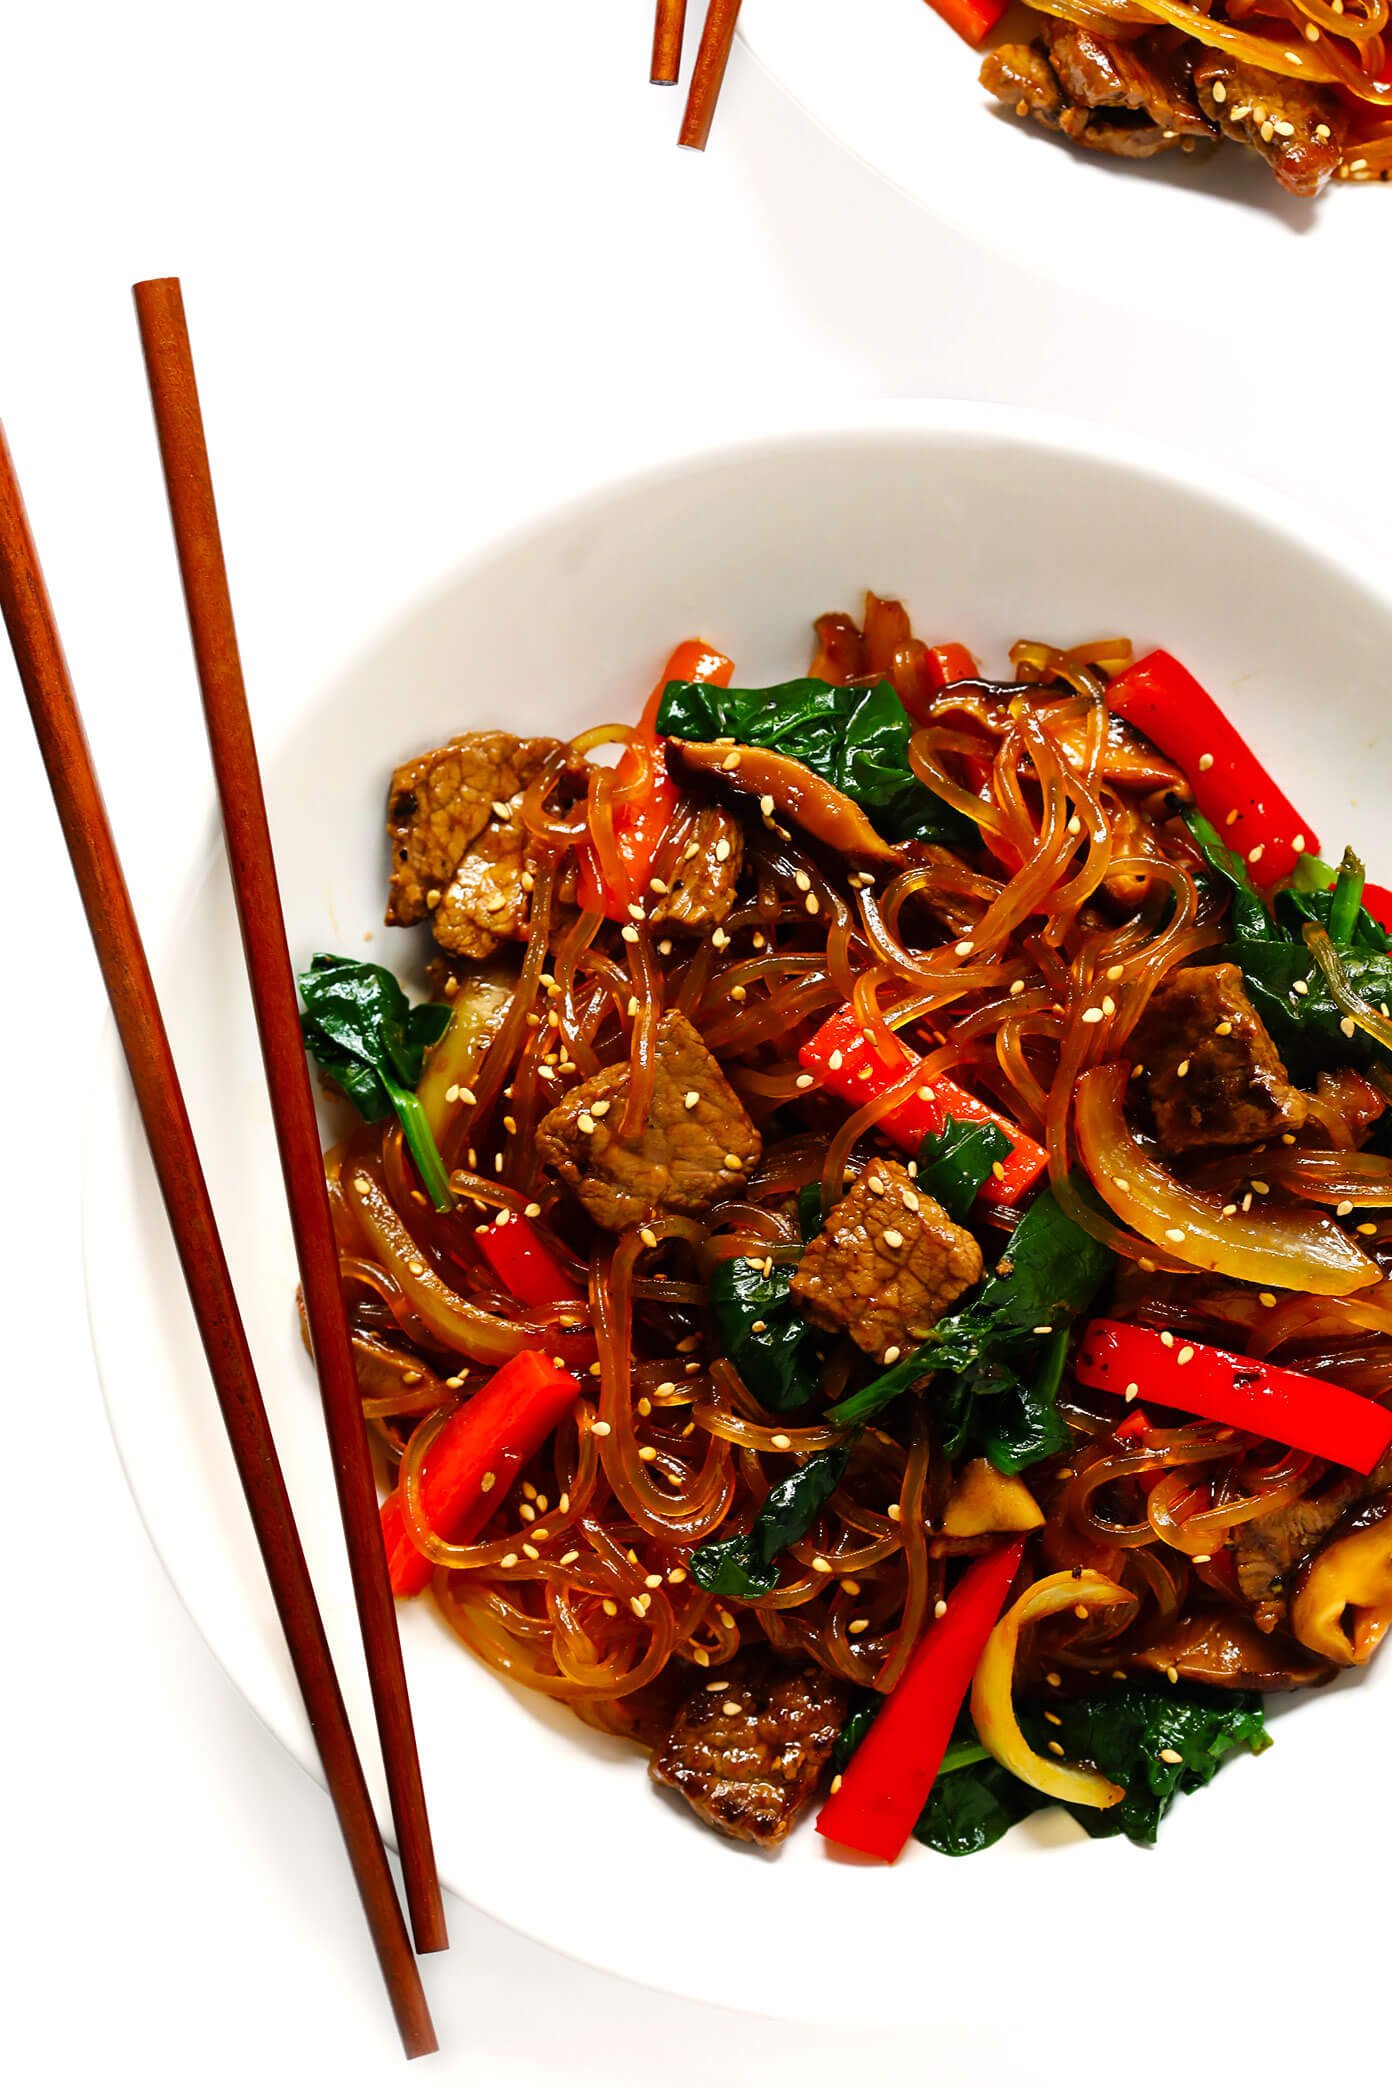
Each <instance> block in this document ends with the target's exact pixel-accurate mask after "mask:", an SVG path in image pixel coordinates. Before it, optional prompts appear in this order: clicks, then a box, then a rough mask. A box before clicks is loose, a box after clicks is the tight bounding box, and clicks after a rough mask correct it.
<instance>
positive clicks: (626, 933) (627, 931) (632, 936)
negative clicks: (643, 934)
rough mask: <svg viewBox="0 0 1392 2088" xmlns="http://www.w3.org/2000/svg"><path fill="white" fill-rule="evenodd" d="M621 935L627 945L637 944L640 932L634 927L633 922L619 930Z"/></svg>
mask: <svg viewBox="0 0 1392 2088" xmlns="http://www.w3.org/2000/svg"><path fill="white" fill-rule="evenodd" d="M619 933H620V935H622V937H623V939H624V941H625V942H626V943H636V942H637V940H638V930H637V929H636V928H635V927H634V925H633V923H632V922H631V921H630V922H629V923H628V924H627V926H626V927H623V928H621V929H620V930H619Z"/></svg>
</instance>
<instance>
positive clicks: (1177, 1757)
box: [1160, 1747, 1184, 1762]
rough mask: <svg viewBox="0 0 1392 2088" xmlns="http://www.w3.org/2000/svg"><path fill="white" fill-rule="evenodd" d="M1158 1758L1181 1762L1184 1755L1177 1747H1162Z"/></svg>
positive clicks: (1164, 1760)
mask: <svg viewBox="0 0 1392 2088" xmlns="http://www.w3.org/2000/svg"><path fill="white" fill-rule="evenodd" d="M1160 1759H1161V1761H1162V1762H1182V1761H1183V1760H1184V1757H1183V1755H1182V1754H1181V1753H1180V1751H1179V1749H1178V1748H1177V1747H1162V1748H1161V1750H1160Z"/></svg>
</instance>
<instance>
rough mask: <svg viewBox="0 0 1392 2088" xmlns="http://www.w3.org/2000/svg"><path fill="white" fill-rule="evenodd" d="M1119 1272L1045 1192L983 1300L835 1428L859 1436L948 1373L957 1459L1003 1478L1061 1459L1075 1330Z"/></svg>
mask: <svg viewBox="0 0 1392 2088" xmlns="http://www.w3.org/2000/svg"><path fill="white" fill-rule="evenodd" d="M1111 1266H1112V1257H1111V1254H1110V1252H1109V1250H1108V1249H1107V1248H1105V1247H1103V1246H1102V1245H1101V1243H1100V1242H1099V1241H1097V1240H1094V1239H1093V1237H1092V1235H1091V1234H1090V1233H1086V1232H1084V1231H1083V1229H1082V1227H1081V1226H1079V1225H1075V1224H1074V1222H1073V1220H1072V1219H1071V1218H1069V1217H1068V1216H1067V1214H1066V1213H1065V1212H1064V1211H1062V1210H1061V1209H1060V1208H1059V1205H1058V1202H1057V1201H1056V1199H1055V1197H1054V1194H1053V1191H1052V1190H1051V1189H1048V1188H1046V1189H1042V1190H1041V1191H1040V1193H1039V1194H1038V1196H1036V1197H1035V1199H1034V1201H1033V1203H1032V1204H1031V1205H1030V1207H1029V1209H1028V1210H1027V1211H1026V1212H1025V1215H1024V1216H1023V1218H1021V1220H1020V1222H1019V1224H1018V1225H1017V1226H1016V1228H1015V1230H1014V1232H1013V1233H1012V1234H1011V1235H1010V1239H1009V1241H1008V1242H1007V1244H1006V1249H1005V1252H1004V1254H1003V1255H1002V1256H1001V1258H1000V1260H999V1262H998V1263H997V1264H996V1267H995V1270H994V1271H993V1273H992V1274H991V1275H990V1276H988V1277H987V1278H986V1281H985V1282H984V1283H983V1284H982V1286H981V1288H980V1290H979V1291H978V1292H977V1293H976V1295H975V1297H973V1298H969V1299H968V1301H967V1303H966V1304H965V1305H963V1306H962V1307H960V1308H959V1310H958V1311H956V1312H951V1313H948V1314H947V1315H946V1316H945V1317H944V1318H943V1319H940V1320H939V1321H938V1324H937V1326H936V1327H934V1329H933V1331H932V1333H931V1334H930V1335H929V1336H928V1339H927V1340H926V1341H924V1342H922V1343H920V1345H919V1346H918V1347H917V1348H916V1349H914V1350H913V1352H912V1353H911V1354H910V1355H908V1356H905V1357H903V1358H902V1359H901V1361H899V1362H898V1363H896V1364H894V1365H893V1366H892V1368H891V1369H889V1370H886V1371H883V1372H882V1373H881V1374H880V1376H879V1377H877V1378H874V1379H872V1381H871V1382H870V1384H868V1385H864V1386H862V1387H861V1389H860V1390H859V1391H858V1392H852V1393H851V1394H850V1396H849V1397H848V1398H846V1399H843V1400H841V1401H840V1402H839V1403H838V1404H837V1405H836V1406H834V1407H831V1408H830V1409H829V1410H828V1412H827V1416H826V1418H827V1421H828V1422H829V1423H830V1425H831V1426H832V1427H833V1428H849V1427H853V1426H858V1425H859V1424H860V1423H862V1422H864V1421H866V1420H868V1419H869V1418H870V1417H871V1415H873V1414H877V1413H878V1412H879V1411H880V1410H881V1408H883V1407H885V1406H887V1405H888V1404H889V1402H890V1401H891V1400H892V1399H896V1398H897V1397H898V1396H899V1394H900V1393H901V1392H906V1391H908V1390H909V1389H910V1388H911V1387H912V1386H914V1385H917V1384H921V1383H922V1382H923V1380H924V1379H925V1378H927V1377H929V1376H930V1375H933V1374H935V1373H941V1376H942V1378H943V1379H945V1380H946V1382H939V1383H938V1384H936V1385H935V1386H934V1387H933V1391H932V1402H933V1414H934V1418H935V1419H936V1421H937V1424H938V1427H939V1430H940V1432H941V1434H942V1440H943V1448H944V1449H945V1450H946V1452H947V1454H948V1456H949V1457H956V1456H958V1455H960V1454H961V1453H962V1452H964V1451H968V1452H971V1453H972V1454H975V1455H980V1456H983V1457H988V1458H990V1460H991V1462H992V1464H994V1465H995V1466H996V1468H997V1470H999V1471H1002V1472H1020V1471H1023V1470H1024V1469H1025V1467H1026V1466H1028V1465H1031V1464H1037V1463H1038V1462H1039V1460H1040V1458H1042V1457H1050V1456H1052V1455H1053V1454H1054V1453H1055V1452H1056V1451H1058V1450H1062V1449H1063V1448H1065V1447H1066V1444H1067V1441H1068V1434H1067V1430H1066V1428H1065V1427H1064V1424H1063V1422H1062V1421H1061V1420H1060V1418H1059V1415H1058V1409H1057V1396H1058V1388H1059V1384H1060V1381H1061V1379H1062V1376H1063V1367H1064V1361H1065V1356H1066V1351H1067V1330H1068V1322H1069V1320H1070V1319H1071V1318H1072V1316H1073V1314H1074V1313H1077V1312H1081V1311H1083V1309H1084V1308H1085V1307H1086V1306H1087V1305H1089V1304H1090V1303H1091V1302H1092V1298H1093V1296H1094V1294H1095V1293H1096V1291H1097V1290H1098V1289H1099V1287H1100V1286H1101V1284H1102V1282H1103V1281H1104V1279H1105V1278H1106V1276H1107V1275H1108V1273H1109V1271H1110V1269H1111ZM1041 1327H1042V1328H1046V1329H1048V1332H1047V1334H1041V1333H1040V1332H1039V1329H1040V1328H1041ZM1046 1343H1047V1346H1045V1344H1046Z"/></svg>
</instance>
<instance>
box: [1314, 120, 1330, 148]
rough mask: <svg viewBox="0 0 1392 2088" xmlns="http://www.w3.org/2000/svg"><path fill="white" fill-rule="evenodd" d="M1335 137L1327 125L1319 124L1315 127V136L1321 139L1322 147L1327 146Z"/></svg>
mask: <svg viewBox="0 0 1392 2088" xmlns="http://www.w3.org/2000/svg"><path fill="white" fill-rule="evenodd" d="M1333 135H1334V133H1333V132H1332V131H1331V130H1330V128H1329V125H1328V124H1327V123H1317V124H1316V125H1315V136H1316V137H1317V138H1318V139H1319V141H1320V143H1321V145H1327V144H1328V143H1329V140H1330V139H1331V138H1332V137H1333Z"/></svg>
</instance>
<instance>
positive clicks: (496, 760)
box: [387, 732, 561, 957]
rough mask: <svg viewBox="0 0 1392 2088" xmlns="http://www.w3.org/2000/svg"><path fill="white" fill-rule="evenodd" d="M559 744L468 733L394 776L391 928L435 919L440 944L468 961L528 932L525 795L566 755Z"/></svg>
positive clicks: (390, 826)
mask: <svg viewBox="0 0 1392 2088" xmlns="http://www.w3.org/2000/svg"><path fill="white" fill-rule="evenodd" d="M560 744H561V743H560V741H559V740H554V739H519V738H518V737H517V735H516V734H515V733H511V732H465V733H461V734H460V736H459V737H458V738H457V739H452V740H451V741H450V742H449V744H448V745H447V746H444V747H437V748H435V749H434V750H433V751H432V752H430V753H428V754H421V755H418V756H417V757H416V759H415V760H414V761H408V762H406V763H404V764H403V765H402V767H400V768H399V769H398V770H397V771H396V773H395V775H394V776H393V777H392V783H391V793H390V796H389V798H388V801H387V834H388V837H389V839H390V841H391V847H392V870H391V887H390V891H389V894H388V900H387V922H388V925H389V926H391V927H394V928H405V927H409V926H411V925H412V924H413V923H414V922H416V921H423V920H425V919H426V918H427V917H429V918H430V920H431V926H432V928H433V929H434V932H435V937H436V940H437V941H438V942H439V943H440V944H441V945H442V946H443V947H444V948H445V949H448V950H453V951H454V952H456V954H457V955H459V956H464V957H487V956H491V955H492V953H493V951H494V950H495V949H496V948H497V947H498V944H499V942H500V941H502V940H504V939H506V938H508V937H513V936H518V935H522V934H525V932H526V916H527V896H526V893H525V892H524V890H523V889H522V882H521V880H522V873H523V870H524V868H525V836H524V834H523V829H522V822H521V818H520V815H519V811H518V804H519V802H520V799H521V795H522V792H523V791H524V790H525V789H526V787H527V785H528V784H529V783H530V782H531V780H532V778H533V777H534V776H535V775H536V773H537V770H538V769H539V768H540V767H541V765H542V763H543V762H544V761H546V760H547V759H548V758H549V757H550V756H551V755H552V754H555V753H556V752H557V751H558V750H559V748H560Z"/></svg>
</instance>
